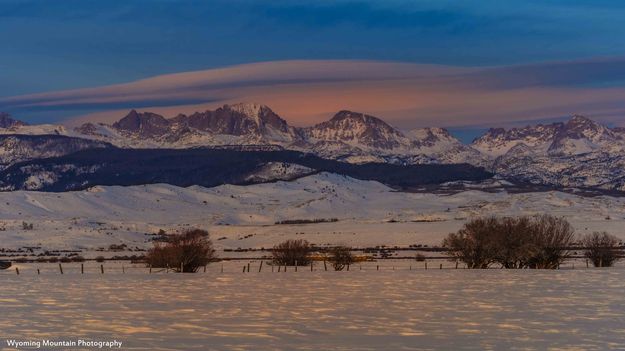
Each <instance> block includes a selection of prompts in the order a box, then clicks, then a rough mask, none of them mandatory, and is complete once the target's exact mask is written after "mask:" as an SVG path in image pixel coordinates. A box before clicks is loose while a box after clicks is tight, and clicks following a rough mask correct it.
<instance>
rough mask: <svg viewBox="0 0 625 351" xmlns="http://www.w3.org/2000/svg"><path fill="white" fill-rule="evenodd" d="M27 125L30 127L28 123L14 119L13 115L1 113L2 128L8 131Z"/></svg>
mask: <svg viewBox="0 0 625 351" xmlns="http://www.w3.org/2000/svg"><path fill="white" fill-rule="evenodd" d="M26 125H28V124H27V123H26V122H22V121H18V120H16V119H13V118H12V117H11V115H10V114H8V113H6V112H0V128H5V129H8V128H13V127H19V126H26Z"/></svg>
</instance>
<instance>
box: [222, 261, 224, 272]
mask: <svg viewBox="0 0 625 351" xmlns="http://www.w3.org/2000/svg"><path fill="white" fill-rule="evenodd" d="M223 272H224V264H223V263H222V264H221V273H223Z"/></svg>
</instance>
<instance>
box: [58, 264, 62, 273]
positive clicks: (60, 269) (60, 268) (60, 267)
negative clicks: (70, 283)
mask: <svg viewBox="0 0 625 351" xmlns="http://www.w3.org/2000/svg"><path fill="white" fill-rule="evenodd" d="M59 271H61V274H63V266H61V264H60V263H59Z"/></svg>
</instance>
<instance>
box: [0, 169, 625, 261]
mask: <svg viewBox="0 0 625 351" xmlns="http://www.w3.org/2000/svg"><path fill="white" fill-rule="evenodd" d="M544 212H546V213H550V214H553V215H556V216H564V217H565V218H567V219H568V220H569V221H571V222H572V223H573V225H574V226H575V228H576V230H577V231H578V233H586V232H588V231H593V230H607V231H609V232H611V233H613V234H615V235H623V232H622V230H621V229H622V228H623V226H624V225H625V219H624V218H625V198H615V197H607V196H600V197H580V196H576V195H571V194H566V193H561V192H540V193H523V194H518V193H517V194H508V193H505V192H499V193H490V192H481V191H476V190H472V191H465V192H460V193H457V194H454V195H437V194H431V193H405V192H397V191H395V190H393V189H390V188H388V187H386V186H384V185H382V184H380V183H377V182H373V181H361V180H355V179H352V178H349V177H344V176H339V175H335V174H329V173H320V174H316V175H312V176H308V177H304V178H299V179H297V180H295V181H289V182H284V181H278V182H274V183H266V184H257V185H250V186H233V185H223V186H219V187H215V188H210V189H208V188H202V187H198V186H192V187H189V188H180V187H175V186H169V185H160V184H155V185H145V186H132V187H118V186H107V187H94V188H91V189H89V190H87V191H80V192H65V193H40V192H28V191H15V192H8V193H0V213H1V214H2V216H1V218H0V242H1V243H2V244H1V246H2V247H5V248H6V247H13V248H15V247H21V246H42V247H44V248H45V249H60V248H82V249H96V248H99V247H108V245H110V244H120V243H125V244H127V245H128V246H130V247H135V246H137V247H140V248H145V247H149V246H150V245H151V243H150V239H151V238H152V233H156V232H158V231H159V229H164V230H166V231H174V230H183V229H185V228H189V227H201V228H205V229H207V230H209V231H210V233H211V235H212V238H213V240H214V241H215V244H216V245H217V247H218V248H231V249H236V248H238V247H241V248H261V247H271V246H272V245H273V244H275V243H277V242H280V241H282V240H284V239H286V238H305V239H307V240H309V241H311V242H312V243H315V244H317V245H326V244H348V245H353V246H360V247H362V246H376V245H390V246H394V245H402V246H408V245H412V244H430V245H432V244H439V243H440V240H441V239H442V237H443V236H444V235H446V234H447V233H449V232H451V231H454V230H457V229H458V228H460V226H462V224H463V223H464V222H465V221H466V220H467V219H468V218H471V217H473V216H487V215H522V214H537V213H544ZM334 218H336V219H337V221H336V222H329V223H313V224H305V225H284V224H275V223H277V222H280V221H284V220H296V219H301V220H319V219H322V220H323V219H325V220H329V219H334ZM22 222H26V223H32V224H33V229H32V230H24V229H23V225H22ZM98 254H99V253H96V252H93V253H91V255H98Z"/></svg>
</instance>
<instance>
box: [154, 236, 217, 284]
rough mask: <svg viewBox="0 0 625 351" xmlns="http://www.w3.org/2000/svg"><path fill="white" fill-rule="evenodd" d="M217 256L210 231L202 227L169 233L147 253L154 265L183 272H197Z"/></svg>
mask: <svg viewBox="0 0 625 351" xmlns="http://www.w3.org/2000/svg"><path fill="white" fill-rule="evenodd" d="M215 258H216V255H215V250H214V249H213V242H212V241H211V240H210V239H209V235H208V232H207V231H205V230H201V229H191V230H188V231H186V232H184V233H182V234H170V235H167V239H166V241H165V242H163V243H161V242H158V243H155V244H154V247H153V248H152V249H150V250H149V251H148V253H147V255H146V260H147V262H148V264H150V265H151V266H152V267H156V268H165V267H168V268H171V269H173V270H175V271H177V272H182V273H195V272H197V270H198V269H199V268H200V267H203V266H205V265H207V264H208V263H210V262H211V261H213V260H214V259H215Z"/></svg>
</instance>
